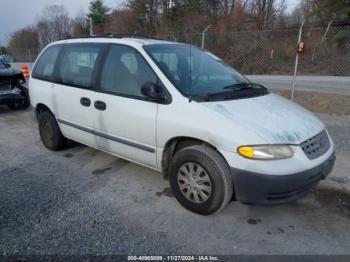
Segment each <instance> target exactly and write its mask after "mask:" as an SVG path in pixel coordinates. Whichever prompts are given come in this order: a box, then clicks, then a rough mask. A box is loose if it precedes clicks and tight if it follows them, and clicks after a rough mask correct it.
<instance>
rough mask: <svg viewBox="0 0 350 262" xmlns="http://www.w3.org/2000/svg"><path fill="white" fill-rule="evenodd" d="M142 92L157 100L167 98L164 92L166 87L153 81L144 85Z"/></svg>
mask: <svg viewBox="0 0 350 262" xmlns="http://www.w3.org/2000/svg"><path fill="white" fill-rule="evenodd" d="M141 93H142V94H143V95H144V96H145V97H148V98H150V99H151V100H153V101H156V102H164V101H165V100H166V95H165V94H164V89H163V87H162V86H159V85H157V84H155V83H152V82H147V83H145V84H143V85H142V87H141Z"/></svg>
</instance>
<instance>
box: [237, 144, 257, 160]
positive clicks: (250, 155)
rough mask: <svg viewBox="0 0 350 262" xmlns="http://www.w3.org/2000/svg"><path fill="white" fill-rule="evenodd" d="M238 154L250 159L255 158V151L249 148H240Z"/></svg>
mask: <svg viewBox="0 0 350 262" xmlns="http://www.w3.org/2000/svg"><path fill="white" fill-rule="evenodd" d="M238 153H239V154H240V155H241V156H244V157H248V158H253V157H254V149H253V148H252V147H249V146H241V147H240V148H238Z"/></svg>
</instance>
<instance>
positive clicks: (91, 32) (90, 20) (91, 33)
mask: <svg viewBox="0 0 350 262" xmlns="http://www.w3.org/2000/svg"><path fill="white" fill-rule="evenodd" d="M89 22H90V36H93V35H94V29H93V28H92V26H93V25H92V17H90V19H89Z"/></svg>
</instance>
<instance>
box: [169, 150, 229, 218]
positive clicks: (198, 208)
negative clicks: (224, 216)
mask: <svg viewBox="0 0 350 262" xmlns="http://www.w3.org/2000/svg"><path fill="white" fill-rule="evenodd" d="M169 180H170V186H171V189H172V191H173V194H174V196H175V197H176V199H177V200H178V201H179V203H180V204H181V205H182V206H184V207H185V208H186V209H188V210H190V211H192V212H194V213H197V214H200V215H210V214H213V213H215V212H218V211H220V210H221V209H223V208H224V207H225V206H226V205H227V204H228V203H229V202H230V200H231V199H232V195H233V181H232V176H231V172H230V168H229V166H228V164H227V162H226V161H225V159H224V158H223V157H222V156H221V155H220V154H219V153H218V152H217V151H216V150H215V149H213V148H210V147H207V146H203V145H195V146H190V147H186V148H184V149H182V150H180V151H179V152H177V153H176V154H175V156H174V157H173V159H172V160H171V162H170V167H169Z"/></svg>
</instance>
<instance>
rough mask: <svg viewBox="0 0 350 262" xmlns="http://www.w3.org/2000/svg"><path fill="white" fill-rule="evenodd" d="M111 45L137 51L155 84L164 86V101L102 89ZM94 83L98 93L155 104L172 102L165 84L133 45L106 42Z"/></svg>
mask: <svg viewBox="0 0 350 262" xmlns="http://www.w3.org/2000/svg"><path fill="white" fill-rule="evenodd" d="M112 46H124V47H128V48H130V49H133V50H134V51H135V52H136V53H138V54H139V55H140V56H141V57H142V59H143V60H144V61H145V63H146V64H147V65H148V66H149V68H150V69H151V71H152V72H153V74H154V75H155V76H156V78H157V84H158V85H161V86H162V87H163V88H164V91H165V92H166V95H167V100H165V101H164V102H159V101H154V100H152V99H150V98H147V97H144V96H137V95H128V94H122V93H117V92H112V91H106V90H103V89H102V88H101V77H102V71H103V68H104V65H105V63H106V58H107V55H108V53H109V51H110V49H111V47H112ZM95 84H96V85H95V87H96V88H95V89H94V91H96V92H98V93H104V94H108V95H114V96H120V97H125V98H130V99H136V100H141V101H147V102H152V103H157V104H165V105H169V104H171V102H172V96H171V94H170V92H169V91H168V89H167V88H166V87H165V85H164V84H163V83H162V81H161V80H160V79H159V76H158V75H157V73H156V72H155V71H154V69H153V68H152V66H151V65H150V63H149V62H148V61H147V59H146V58H145V57H144V56H143V55H142V54H141V52H140V51H139V50H137V49H136V48H135V47H133V46H130V45H127V44H122V43H109V44H107V46H106V48H105V50H104V52H103V54H102V57H101V64H99V71H98V74H97V78H96V82H95Z"/></svg>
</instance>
